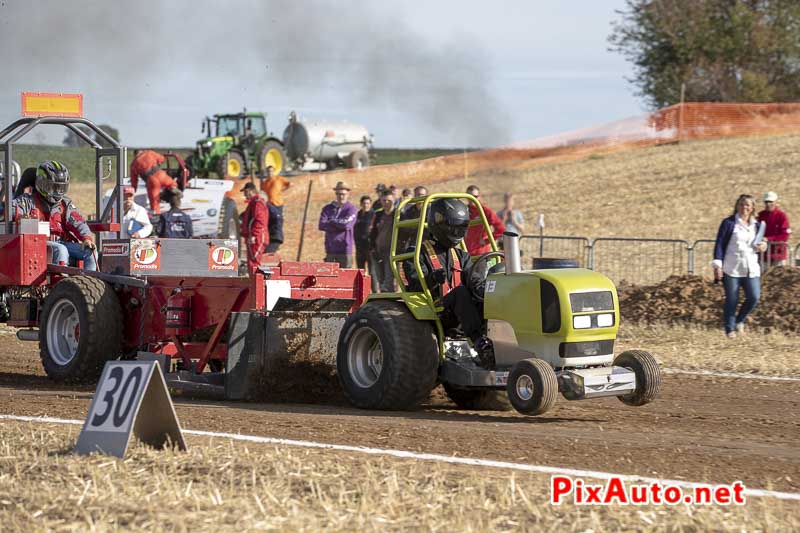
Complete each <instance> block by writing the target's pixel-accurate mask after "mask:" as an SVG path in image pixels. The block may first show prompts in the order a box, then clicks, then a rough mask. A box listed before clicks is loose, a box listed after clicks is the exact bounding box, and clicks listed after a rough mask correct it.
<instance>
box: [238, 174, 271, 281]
mask: <svg viewBox="0 0 800 533" xmlns="http://www.w3.org/2000/svg"><path fill="white" fill-rule="evenodd" d="M241 191H242V192H243V193H244V197H245V199H246V200H247V209H245V210H244V213H242V224H241V228H242V231H241V233H242V237H244V242H245V246H246V247H247V271H248V272H255V270H256V269H257V268H258V265H260V264H261V254H263V253H264V249H265V248H266V247H267V244H269V233H268V232H267V227H268V226H269V212H268V211H267V204H266V202H264V200H263V199H262V198H261V195H260V194H258V189H256V186H255V185H254V184H253V183H252V182H248V183H247V184H246V185H245V186H244V187H242V188H241Z"/></svg>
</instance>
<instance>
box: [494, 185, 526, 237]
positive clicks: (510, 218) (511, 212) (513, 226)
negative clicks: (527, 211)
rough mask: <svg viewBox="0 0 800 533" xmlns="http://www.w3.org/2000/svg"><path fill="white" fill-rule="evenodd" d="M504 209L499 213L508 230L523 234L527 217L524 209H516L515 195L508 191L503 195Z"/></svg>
mask: <svg viewBox="0 0 800 533" xmlns="http://www.w3.org/2000/svg"><path fill="white" fill-rule="evenodd" d="M503 204H504V205H503V209H502V210H501V211H500V212H499V213H498V215H499V216H500V220H502V221H503V224H504V225H505V227H506V231H510V232H512V233H516V234H517V235H522V234H523V233H524V232H525V218H524V217H523V216H522V211H520V210H519V209H514V195H513V194H511V193H510V192H507V193H505V194H504V195H503Z"/></svg>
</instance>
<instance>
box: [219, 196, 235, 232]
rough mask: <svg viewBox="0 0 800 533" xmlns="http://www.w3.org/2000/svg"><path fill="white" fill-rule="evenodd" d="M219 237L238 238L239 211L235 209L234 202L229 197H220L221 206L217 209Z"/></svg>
mask: <svg viewBox="0 0 800 533" xmlns="http://www.w3.org/2000/svg"><path fill="white" fill-rule="evenodd" d="M219 238H220V239H234V240H238V239H239V211H238V210H237V209H236V202H234V201H233V200H231V199H230V198H223V199H222V207H221V208H220V210H219Z"/></svg>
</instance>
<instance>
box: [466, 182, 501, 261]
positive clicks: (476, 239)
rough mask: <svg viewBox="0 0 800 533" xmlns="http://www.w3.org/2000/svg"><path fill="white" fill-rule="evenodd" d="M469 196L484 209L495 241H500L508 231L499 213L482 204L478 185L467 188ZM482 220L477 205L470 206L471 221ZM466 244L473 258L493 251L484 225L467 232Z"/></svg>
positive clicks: (476, 226) (473, 227)
mask: <svg viewBox="0 0 800 533" xmlns="http://www.w3.org/2000/svg"><path fill="white" fill-rule="evenodd" d="M467 194H471V195H472V196H474V197H475V198H477V199H478V201H479V202H480V204H481V207H483V213H484V214H485V215H486V220H487V221H488V222H489V225H490V226H491V227H492V236H493V237H494V238H495V239H499V238H500V236H501V235H502V234H503V232H504V231H505V230H506V227H505V225H504V224H503V221H502V220H500V217H498V216H497V213H495V212H494V210H492V208H491V207H489V206H487V205H486V204H484V203H483V202H481V200H480V197H481V190H480V189H479V188H478V186H477V185H470V186H469V187H467ZM479 218H480V214H479V213H478V208H477V207H476V206H475V204H473V203H471V202H470V204H469V219H470V221H473V220H478V219H479ZM464 243H465V244H466V245H467V251H468V252H469V255H471V256H472V257H477V256H479V255H481V254H485V253H486V252H489V251H491V250H492V246H491V244H490V242H489V236H488V235H486V232H485V231H484V229H483V226H482V225H480V224H479V225H475V226H470V227H469V229H468V230H467V236H466V237H465V238H464Z"/></svg>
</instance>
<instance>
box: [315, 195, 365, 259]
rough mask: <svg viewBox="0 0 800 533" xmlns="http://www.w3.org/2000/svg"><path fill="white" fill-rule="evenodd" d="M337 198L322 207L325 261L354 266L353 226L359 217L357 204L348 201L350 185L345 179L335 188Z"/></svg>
mask: <svg viewBox="0 0 800 533" xmlns="http://www.w3.org/2000/svg"><path fill="white" fill-rule="evenodd" d="M333 190H334V192H335V193H336V199H335V200H334V201H332V202H331V203H329V204H328V205H326V206H325V207H323V208H322V212H321V213H320V216H319V229H320V231H324V232H325V261H328V262H330V263H339V266H340V267H341V268H353V248H354V243H353V228H354V226H355V225H356V220H357V218H358V210H357V209H356V206H354V205H353V204H351V203H350V202H348V201H347V198H348V197H349V196H350V187H348V186H347V184H346V183H345V182H343V181H340V182H339V183H337V184H336V187H334V188H333Z"/></svg>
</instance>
